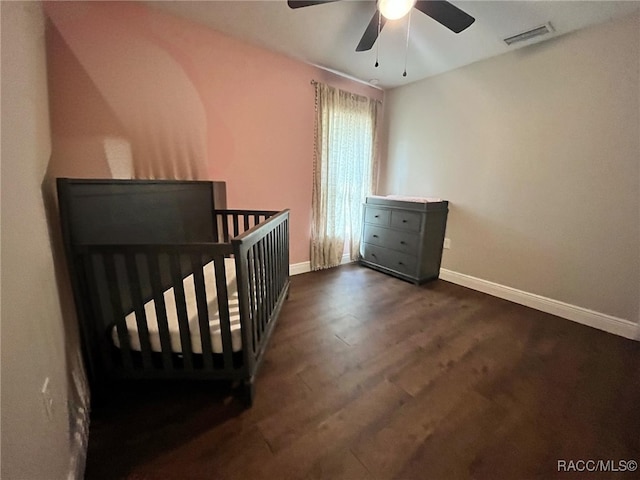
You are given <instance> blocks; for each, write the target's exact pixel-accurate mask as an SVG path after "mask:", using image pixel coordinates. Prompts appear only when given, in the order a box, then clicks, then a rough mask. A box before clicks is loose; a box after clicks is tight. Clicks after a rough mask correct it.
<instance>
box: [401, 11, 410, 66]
mask: <svg viewBox="0 0 640 480" xmlns="http://www.w3.org/2000/svg"><path fill="white" fill-rule="evenodd" d="M410 30H411V12H409V15H408V18H407V43H406V44H405V47H404V72H403V73H402V76H403V77H406V76H407V57H408V55H409V31H410Z"/></svg>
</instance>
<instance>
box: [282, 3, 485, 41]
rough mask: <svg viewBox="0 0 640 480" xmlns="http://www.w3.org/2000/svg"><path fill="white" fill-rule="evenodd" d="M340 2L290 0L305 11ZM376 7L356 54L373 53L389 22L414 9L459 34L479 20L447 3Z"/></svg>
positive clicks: (294, 6) (392, 4)
mask: <svg viewBox="0 0 640 480" xmlns="http://www.w3.org/2000/svg"><path fill="white" fill-rule="evenodd" d="M336 1H339V0H300V1H298V0H288V1H287V4H288V5H289V8H302V7H310V6H312V5H320V4H323V3H332V2H336ZM376 4H377V5H376V7H377V11H376V12H375V13H374V15H373V17H372V18H371V21H370V22H369V25H367V28H366V29H365V31H364V34H363V35H362V38H361V39H360V43H358V46H357V47H356V52H363V51H366V50H371V47H373V45H374V44H375V43H376V40H377V39H378V34H379V33H380V31H381V30H382V27H384V24H385V23H386V21H387V20H396V19H398V18H402V17H404V16H405V15H406V14H407V13H409V11H411V9H412V8H414V7H415V8H416V9H417V10H420V11H421V12H422V13H424V14H426V15H428V16H429V17H431V18H433V19H434V20H435V21H436V22H438V23H441V24H442V25H444V26H445V27H447V28H448V29H449V30H451V31H452V32H455V33H460V32H462V31H463V30H464V29H466V28H467V27H469V26H470V25H471V24H472V23H473V22H474V21H475V18H473V17H472V16H471V15H469V14H467V13H465V12H463V11H462V10H460V9H459V8H458V7H456V6H455V5H452V4H451V3H449V2H447V1H445V0H417V1H416V0H376Z"/></svg>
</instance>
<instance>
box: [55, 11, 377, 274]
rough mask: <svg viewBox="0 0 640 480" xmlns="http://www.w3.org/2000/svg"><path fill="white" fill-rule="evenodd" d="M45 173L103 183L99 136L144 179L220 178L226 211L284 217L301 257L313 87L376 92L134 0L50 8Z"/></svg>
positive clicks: (295, 257) (304, 256) (295, 259)
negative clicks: (112, 142) (284, 213)
mask: <svg viewBox="0 0 640 480" xmlns="http://www.w3.org/2000/svg"><path fill="white" fill-rule="evenodd" d="M44 7H45V12H46V14H47V16H48V18H49V19H50V24H49V29H48V33H47V42H48V62H49V88H50V97H51V122H52V133H53V154H52V159H51V164H50V166H49V172H50V174H51V175H52V176H75V177H89V176H109V174H110V170H109V168H108V165H107V162H106V154H105V151H104V138H107V137H114V136H115V137H118V138H120V139H122V140H124V141H125V142H128V143H129V144H130V145H131V152H132V155H133V158H134V172H135V175H136V176H137V177H140V178H148V177H151V176H153V175H152V172H160V174H159V175H155V176H156V177H159V178H163V177H165V178H194V179H213V180H224V181H226V182H227V193H228V206H229V207H230V208H256V209H282V208H290V209H291V262H292V263H299V262H304V261H307V260H309V236H310V235H309V232H310V225H311V190H312V171H313V136H314V135H313V133H314V128H313V127H314V125H313V123H314V89H313V86H312V85H311V84H310V81H311V80H312V79H313V80H318V81H321V82H325V83H329V84H331V85H334V86H336V87H339V88H343V89H345V90H349V91H352V92H354V93H359V94H363V95H368V96H370V97H373V98H378V99H381V98H382V95H383V93H382V92H381V91H380V90H377V89H374V88H371V87H368V86H366V85H364V84H361V83H358V82H355V81H351V80H348V79H345V78H342V77H339V76H337V75H334V74H331V73H329V72H326V71H324V70H322V69H319V68H316V67H313V66H310V65H307V64H305V63H302V62H299V61H296V60H293V59H290V58H288V57H285V56H283V55H280V54H276V53H273V52H269V51H267V50H264V49H262V48H259V47H256V46H253V45H250V44H247V43H244V42H242V41H239V40H236V39H234V38H231V37H229V36H226V35H223V34H221V33H218V32H216V31H213V30H209V29H207V28H205V27H203V26H201V25H198V24H195V23H191V22H189V21H186V20H183V19H180V18H178V17H174V16H171V15H169V14H167V13H164V12H160V11H156V10H154V9H152V8H150V7H148V6H146V5H144V4H138V3H132V2H123V3H116V2H46V3H45V4H44Z"/></svg>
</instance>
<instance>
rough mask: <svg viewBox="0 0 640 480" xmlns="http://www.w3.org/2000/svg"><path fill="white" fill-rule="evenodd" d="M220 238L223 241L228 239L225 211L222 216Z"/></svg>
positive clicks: (227, 217) (227, 220)
mask: <svg viewBox="0 0 640 480" xmlns="http://www.w3.org/2000/svg"><path fill="white" fill-rule="evenodd" d="M222 238H223V240H224V242H225V243H226V242H228V241H229V214H227V213H225V214H224V215H223V216H222Z"/></svg>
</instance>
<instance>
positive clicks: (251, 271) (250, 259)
mask: <svg viewBox="0 0 640 480" xmlns="http://www.w3.org/2000/svg"><path fill="white" fill-rule="evenodd" d="M255 263H256V262H255V256H254V253H253V248H251V249H249V250H248V252H247V272H248V275H247V276H248V277H249V278H248V279H247V280H248V284H249V292H248V294H249V295H248V296H249V305H248V306H249V308H248V312H249V319H250V321H251V338H252V339H253V344H252V345H251V348H252V350H251V351H252V352H253V351H255V348H256V344H255V342H256V336H257V330H256V328H257V327H256V325H257V321H256V303H257V302H256V291H257V286H256V273H255Z"/></svg>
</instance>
